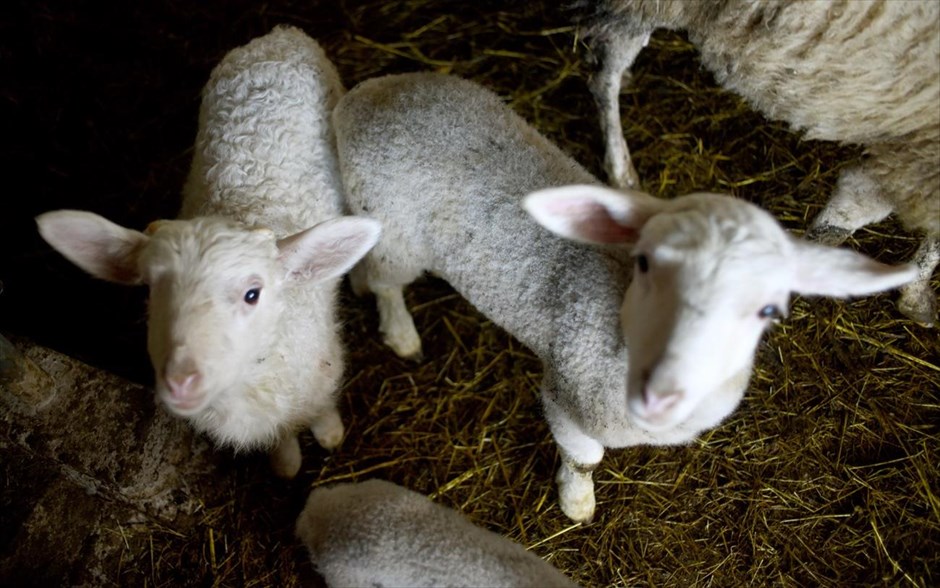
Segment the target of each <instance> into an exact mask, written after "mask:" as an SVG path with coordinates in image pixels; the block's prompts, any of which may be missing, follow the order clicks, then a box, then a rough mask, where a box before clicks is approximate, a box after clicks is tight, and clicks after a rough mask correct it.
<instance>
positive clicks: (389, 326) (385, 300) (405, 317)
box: [372, 285, 423, 361]
mask: <svg viewBox="0 0 940 588" xmlns="http://www.w3.org/2000/svg"><path fill="white" fill-rule="evenodd" d="M372 291H373V292H375V298H376V303H377V304H378V307H379V331H380V332H381V333H382V339H383V340H384V341H385V344H386V345H388V346H389V347H391V348H392V351H394V352H395V354H396V355H398V357H401V358H404V359H411V360H414V361H421V358H422V357H423V353H422V352H421V338H420V337H419V336H418V330H417V329H415V323H414V320H413V319H412V318H411V313H409V312H408V307H407V306H405V297H404V295H403V294H402V287H401V286H375V285H372Z"/></svg>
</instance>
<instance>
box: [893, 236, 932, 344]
mask: <svg viewBox="0 0 940 588" xmlns="http://www.w3.org/2000/svg"><path fill="white" fill-rule="evenodd" d="M912 261H913V262H914V264H916V265H917V268H918V272H917V280H916V281H914V282H911V283H910V284H908V285H907V286H904V288H902V289H901V298H900V300H898V308H899V309H900V310H901V312H902V313H904V314H905V316H907V317H909V318H911V319H912V320H914V321H917V322H918V323H920V324H922V325H924V326H926V327H932V326H933V325H934V322H935V321H936V319H937V294H936V293H935V292H934V291H933V288H931V287H930V278H931V277H932V276H933V272H934V270H935V269H936V268H937V263H938V262H940V236H937V235H930V236H927V237H924V240H923V241H921V243H920V247H919V248H918V249H917V253H915V254H914V259H913V260H912Z"/></svg>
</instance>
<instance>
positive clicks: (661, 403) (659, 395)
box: [643, 386, 682, 418]
mask: <svg viewBox="0 0 940 588" xmlns="http://www.w3.org/2000/svg"><path fill="white" fill-rule="evenodd" d="M681 399H682V392H680V391H678V390H673V391H670V392H653V391H651V390H650V389H649V386H644V387H643V412H644V413H645V414H644V415H643V416H645V417H646V418H651V417H653V418H656V417H662V416H664V415H665V414H666V413H667V412H669V409H671V408H672V407H673V406H675V405H676V404H677V403H678V402H679V401H680V400H681Z"/></svg>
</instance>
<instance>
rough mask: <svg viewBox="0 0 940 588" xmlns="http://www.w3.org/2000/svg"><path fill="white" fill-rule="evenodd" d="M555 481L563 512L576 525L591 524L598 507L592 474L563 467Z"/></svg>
mask: <svg viewBox="0 0 940 588" xmlns="http://www.w3.org/2000/svg"><path fill="white" fill-rule="evenodd" d="M555 481H556V482H557V483H558V504H559V505H560V506H561V510H562V512H563V513H565V514H566V515H568V518H569V519H571V520H572V521H574V522H576V523H583V524H587V523H590V522H591V520H592V519H593V518H594V508H595V507H596V502H595V498H594V480H593V479H592V476H591V472H574V471H572V470H570V469H568V468H566V467H565V466H562V468H561V469H559V470H558V475H556V476H555Z"/></svg>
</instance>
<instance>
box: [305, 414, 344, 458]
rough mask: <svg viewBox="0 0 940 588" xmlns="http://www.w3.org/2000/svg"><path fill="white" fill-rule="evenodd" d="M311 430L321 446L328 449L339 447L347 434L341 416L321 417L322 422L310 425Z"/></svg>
mask: <svg viewBox="0 0 940 588" xmlns="http://www.w3.org/2000/svg"><path fill="white" fill-rule="evenodd" d="M310 431H311V432H312V433H313V436H314V438H315V439H316V440H317V443H319V444H320V447H322V448H323V449H326V450H328V451H332V450H334V449H336V448H337V447H339V445H340V443H342V442H343V435H344V434H345V429H344V428H343V421H341V420H340V418H339V416H335V417H321V420H320V422H317V423H314V424H313V425H312V426H311V427H310Z"/></svg>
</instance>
